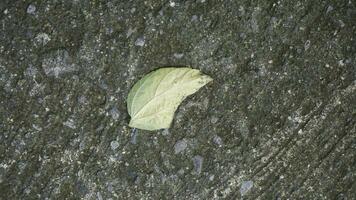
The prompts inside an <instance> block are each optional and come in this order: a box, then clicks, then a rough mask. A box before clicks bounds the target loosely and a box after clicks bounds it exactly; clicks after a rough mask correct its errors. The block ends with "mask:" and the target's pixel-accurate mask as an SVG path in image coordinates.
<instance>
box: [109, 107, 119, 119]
mask: <svg viewBox="0 0 356 200" xmlns="http://www.w3.org/2000/svg"><path fill="white" fill-rule="evenodd" d="M109 113H110V115H111V117H112V118H113V119H114V120H117V119H119V117H120V112H119V110H118V109H117V107H113V108H112V109H111V110H110V111H109Z"/></svg>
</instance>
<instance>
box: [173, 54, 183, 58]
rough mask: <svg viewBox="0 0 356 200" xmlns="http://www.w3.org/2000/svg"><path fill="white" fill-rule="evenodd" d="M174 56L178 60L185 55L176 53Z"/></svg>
mask: <svg viewBox="0 0 356 200" xmlns="http://www.w3.org/2000/svg"><path fill="white" fill-rule="evenodd" d="M173 56H174V57H175V58H177V59H180V58H183V56H184V54H183V53H175V54H173Z"/></svg>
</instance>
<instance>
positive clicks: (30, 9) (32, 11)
mask: <svg viewBox="0 0 356 200" xmlns="http://www.w3.org/2000/svg"><path fill="white" fill-rule="evenodd" d="M26 12H27V13H28V14H31V15H34V14H35V12H36V6H35V5H33V4H30V5H28V7H27V10H26Z"/></svg>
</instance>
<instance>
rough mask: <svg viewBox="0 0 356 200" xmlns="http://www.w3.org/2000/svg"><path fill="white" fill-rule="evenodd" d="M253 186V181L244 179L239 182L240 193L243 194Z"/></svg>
mask: <svg viewBox="0 0 356 200" xmlns="http://www.w3.org/2000/svg"><path fill="white" fill-rule="evenodd" d="M252 187H253V181H244V182H242V184H241V188H240V193H241V196H243V195H245V194H246V193H247V192H248V191H249V190H250V189H251V188H252Z"/></svg>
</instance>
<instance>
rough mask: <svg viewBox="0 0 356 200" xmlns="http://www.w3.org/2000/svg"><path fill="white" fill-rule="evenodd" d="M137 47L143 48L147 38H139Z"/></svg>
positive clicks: (136, 42) (136, 43)
mask: <svg viewBox="0 0 356 200" xmlns="http://www.w3.org/2000/svg"><path fill="white" fill-rule="evenodd" d="M135 45H136V46H139V47H143V45H145V38H144V37H139V38H137V39H136V41H135Z"/></svg>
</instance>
